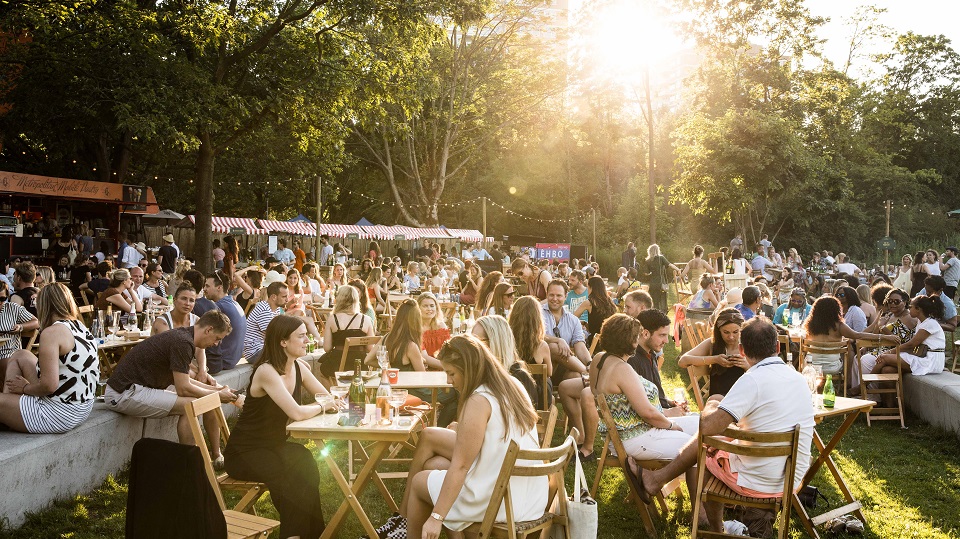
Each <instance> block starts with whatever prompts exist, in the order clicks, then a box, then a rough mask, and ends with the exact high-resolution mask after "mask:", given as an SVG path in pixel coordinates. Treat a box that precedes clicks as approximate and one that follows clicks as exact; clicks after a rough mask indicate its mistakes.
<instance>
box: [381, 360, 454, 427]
mask: <svg viewBox="0 0 960 539" xmlns="http://www.w3.org/2000/svg"><path fill="white" fill-rule="evenodd" d="M379 385H380V377H374V378H371V379H369V380H367V381H365V382H364V387H365V388H366V390H367V392H371V391H374V392H375V391H376V390H377V387H378V386H379ZM390 387H393V388H396V389H429V390H430V404H431V405H432V406H433V407H434V409H436V407H437V395H438V394H439V393H440V390H441V389H452V388H453V386H452V385H450V384H449V383H448V382H447V373H445V372H440V371H400V372H399V373H398V375H397V382H396V383H395V384H391V386H390ZM433 421H434V424H436V422H437V414H436V413H434V414H433Z"/></svg>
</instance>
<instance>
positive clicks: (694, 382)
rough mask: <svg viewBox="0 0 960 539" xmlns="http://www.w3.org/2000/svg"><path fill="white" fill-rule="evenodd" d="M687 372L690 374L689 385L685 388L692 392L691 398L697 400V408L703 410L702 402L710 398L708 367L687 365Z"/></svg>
mask: <svg viewBox="0 0 960 539" xmlns="http://www.w3.org/2000/svg"><path fill="white" fill-rule="evenodd" d="M687 374H688V375H690V385H688V386H687V389H689V390H690V392H691V393H693V398H694V399H695V400H696V401H697V408H699V409H700V410H703V405H704V403H706V402H707V399H708V398H710V367H709V366H708V365H691V366H689V367H687Z"/></svg>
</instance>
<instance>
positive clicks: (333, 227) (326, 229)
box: [310, 223, 370, 240]
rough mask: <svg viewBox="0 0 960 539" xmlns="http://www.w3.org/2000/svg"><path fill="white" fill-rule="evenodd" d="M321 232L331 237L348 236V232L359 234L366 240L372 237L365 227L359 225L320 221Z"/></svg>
mask: <svg viewBox="0 0 960 539" xmlns="http://www.w3.org/2000/svg"><path fill="white" fill-rule="evenodd" d="M310 226H316V225H310ZM320 233H321V234H326V235H327V236H330V237H331V238H346V237H347V234H357V235H358V236H359V237H360V239H364V240H365V239H368V238H369V237H370V236H369V235H368V234H367V231H365V230H364V229H363V227H360V226H357V225H337V224H333V223H320Z"/></svg>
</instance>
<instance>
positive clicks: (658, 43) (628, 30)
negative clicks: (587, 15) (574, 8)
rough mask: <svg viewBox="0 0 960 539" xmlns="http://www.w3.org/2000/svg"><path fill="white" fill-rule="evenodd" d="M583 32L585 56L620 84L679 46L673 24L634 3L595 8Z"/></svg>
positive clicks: (625, 0)
mask: <svg viewBox="0 0 960 539" xmlns="http://www.w3.org/2000/svg"><path fill="white" fill-rule="evenodd" d="M597 9H598V11H597V12H596V13H595V14H594V16H593V17H592V18H591V22H590V23H589V27H588V28H586V29H585V32H584V45H585V50H586V56H587V57H588V58H589V59H590V62H591V64H592V65H593V66H595V67H596V68H597V69H598V70H599V72H600V73H602V74H603V75H604V76H608V77H611V78H613V79H619V80H622V81H628V82H629V81H631V80H634V79H637V78H639V77H640V74H641V73H642V71H643V69H644V68H645V67H655V66H657V65H658V64H660V63H661V62H663V61H665V60H667V59H668V58H669V57H670V56H671V55H673V54H675V53H677V52H678V51H679V50H680V49H681V48H682V46H683V43H682V41H681V40H680V38H679V37H677V34H676V32H675V30H674V25H673V23H672V22H671V21H670V20H668V19H667V18H666V17H663V16H661V15H659V14H658V13H657V12H656V11H654V10H653V9H650V8H648V7H646V6H645V5H643V3H641V2H638V1H636V0H618V1H616V2H611V3H609V4H607V5H605V6H602V7H599V8H597Z"/></svg>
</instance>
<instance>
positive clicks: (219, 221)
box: [187, 215, 267, 234]
mask: <svg viewBox="0 0 960 539" xmlns="http://www.w3.org/2000/svg"><path fill="white" fill-rule="evenodd" d="M187 218H188V219H190V222H191V223H192V224H193V225H194V226H196V224H197V217H196V216H195V215H188V216H187ZM212 225H213V226H212V227H211V228H212V230H213V231H214V232H216V233H218V234H229V233H230V229H232V228H242V229H244V230H246V231H247V234H266V233H267V231H266V230H264V229H262V228H260V227H258V226H257V223H256V222H254V220H253V219H249V218H247V217H218V216H216V215H214V216H213V219H212Z"/></svg>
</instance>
